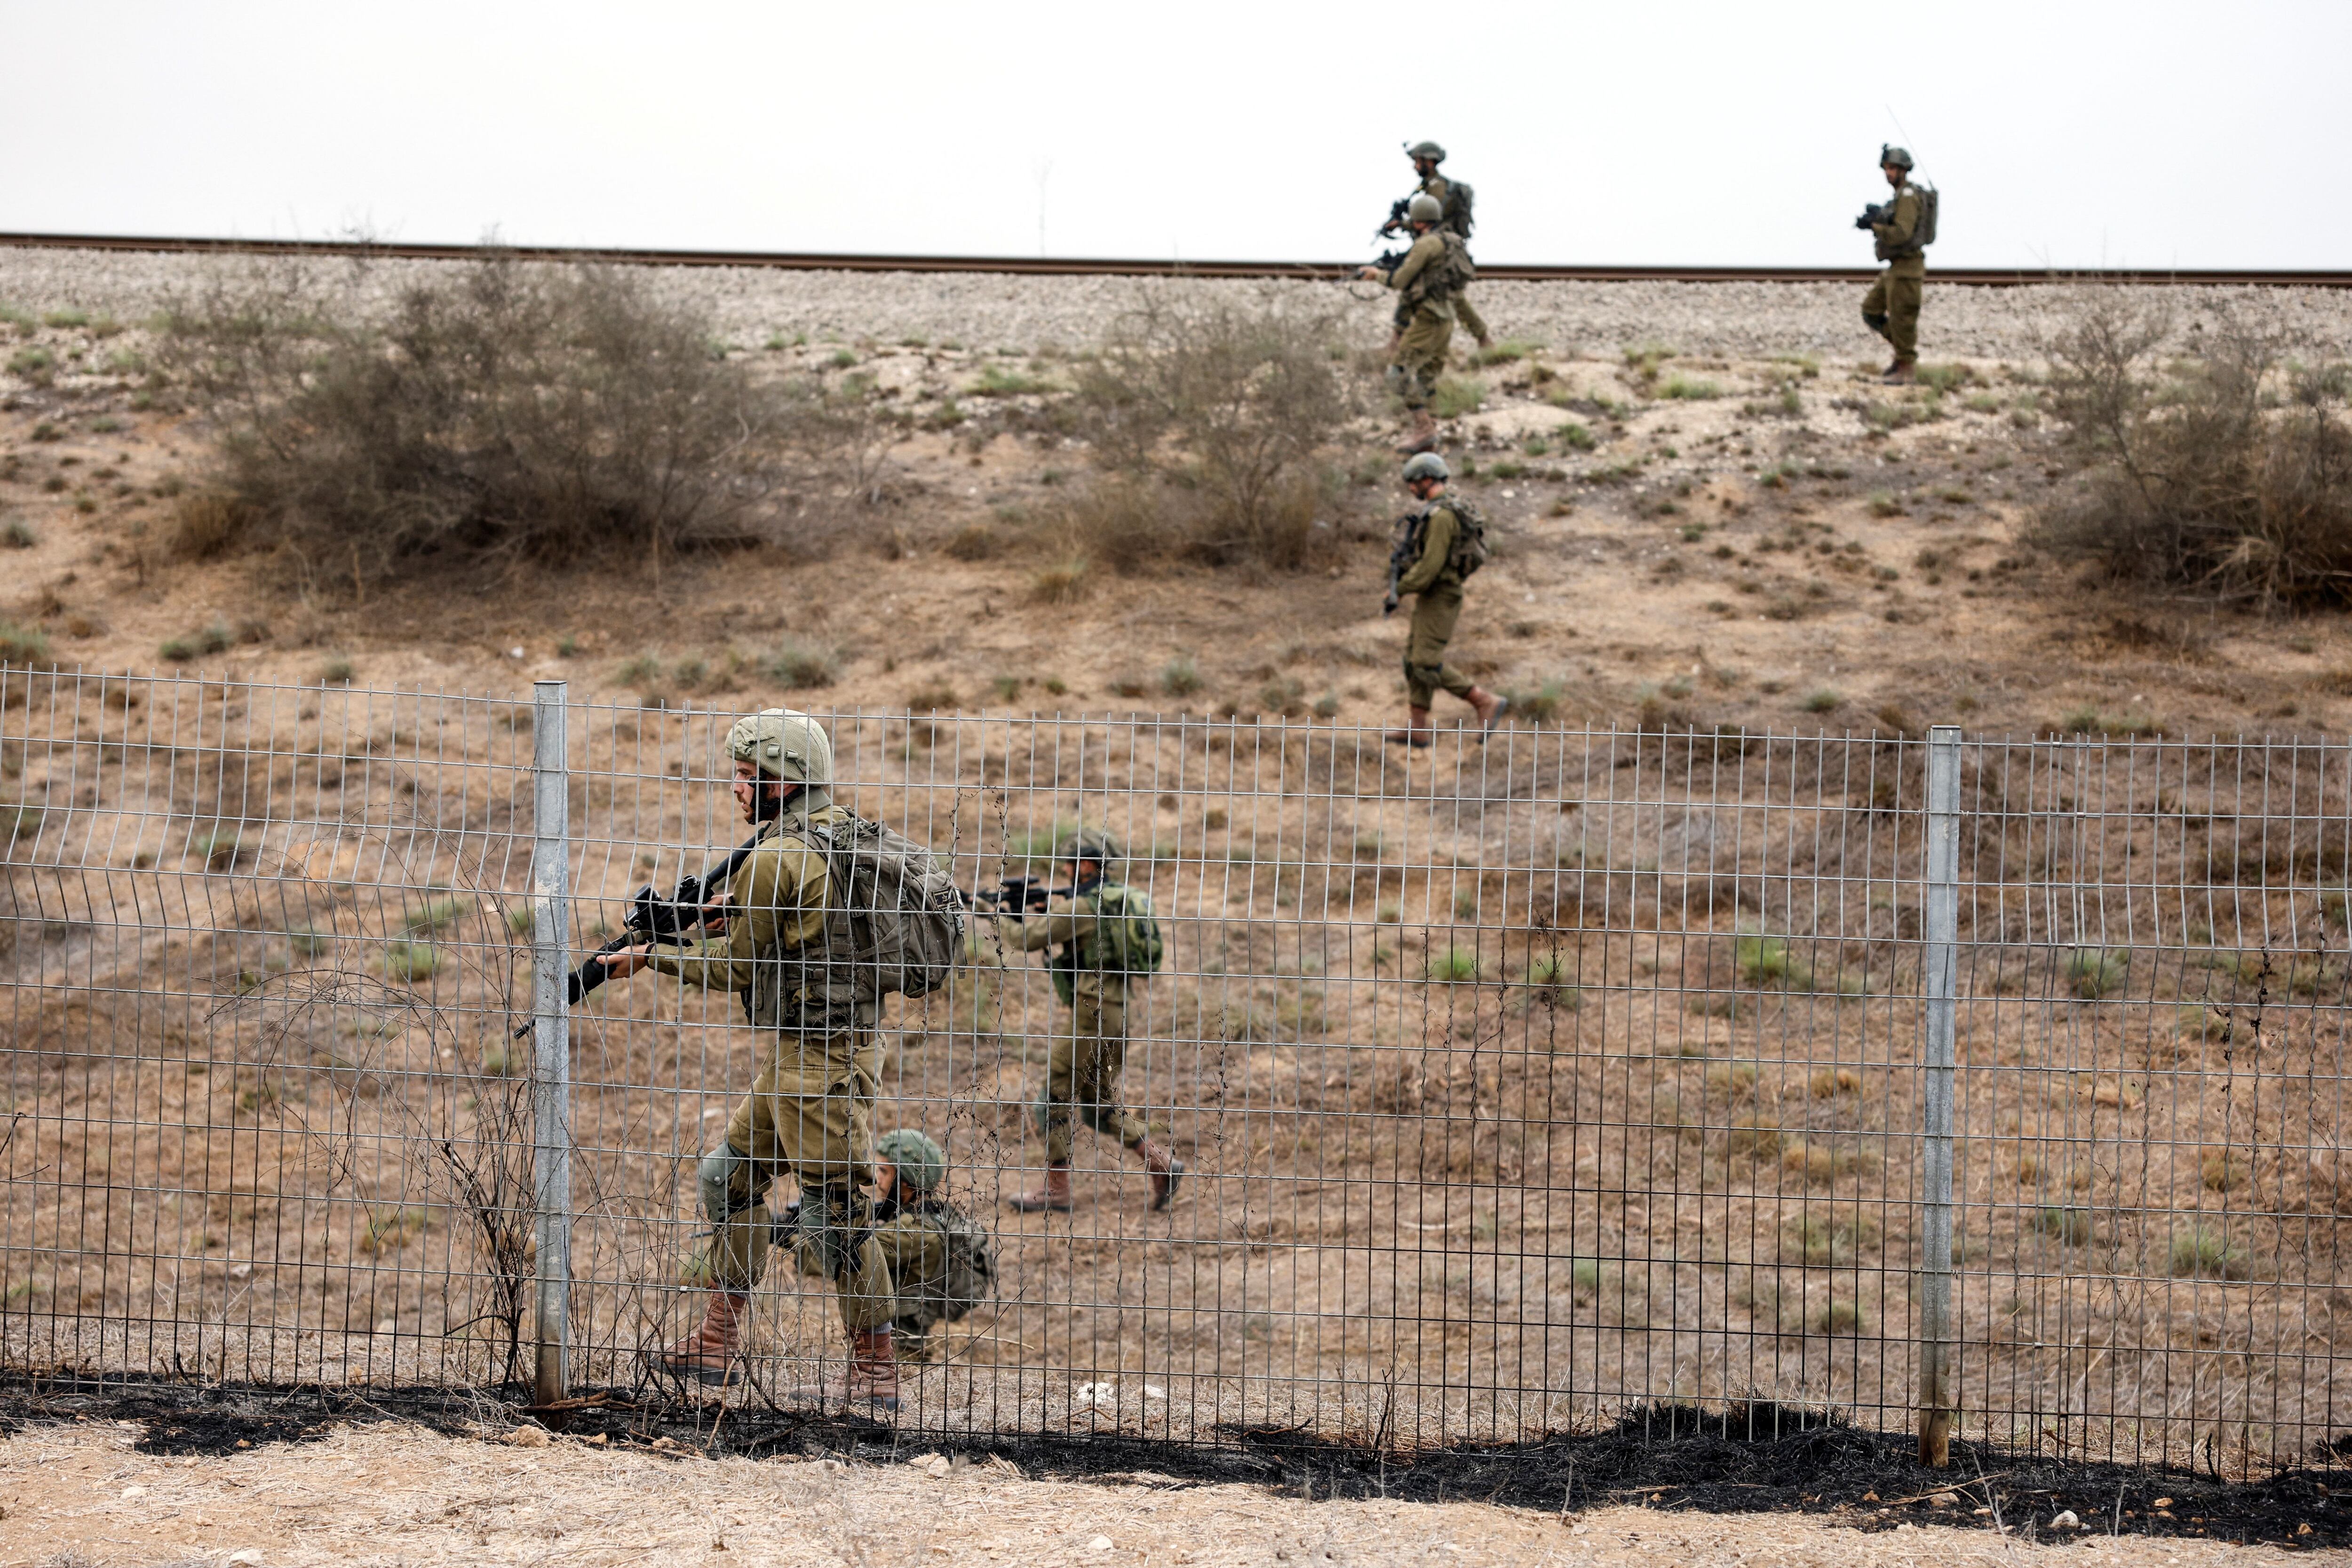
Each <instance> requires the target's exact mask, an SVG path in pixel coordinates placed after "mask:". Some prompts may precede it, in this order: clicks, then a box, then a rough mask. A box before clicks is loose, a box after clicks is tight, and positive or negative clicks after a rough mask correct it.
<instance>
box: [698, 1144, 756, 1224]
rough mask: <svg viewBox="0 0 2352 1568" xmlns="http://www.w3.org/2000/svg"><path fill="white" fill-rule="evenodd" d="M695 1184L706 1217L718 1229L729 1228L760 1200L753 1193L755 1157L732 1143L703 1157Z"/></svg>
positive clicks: (721, 1145)
mask: <svg viewBox="0 0 2352 1568" xmlns="http://www.w3.org/2000/svg"><path fill="white" fill-rule="evenodd" d="M694 1184H695V1187H696V1189H697V1190H698V1192H699V1193H700V1194H701V1197H702V1215H703V1217H704V1218H705V1219H707V1220H709V1222H710V1223H711V1224H712V1225H714V1226H720V1225H725V1224H726V1223H727V1222H728V1221H729V1220H730V1219H733V1218H734V1217H735V1216H736V1215H739V1214H741V1213H742V1212H743V1211H744V1210H746V1209H748V1208H751V1206H752V1205H754V1204H756V1203H757V1202H758V1201H759V1200H758V1198H757V1197H756V1195H755V1194H753V1193H752V1190H751V1188H752V1181H751V1155H749V1154H745V1153H740V1152H738V1151H737V1150H736V1148H735V1147H734V1145H733V1144H731V1143H721V1144H720V1145H719V1147H718V1148H716V1149H713V1150H712V1151H711V1152H709V1153H708V1154H705V1155H704V1156H703V1157H702V1163H700V1164H698V1165H697V1166H695V1168H694Z"/></svg>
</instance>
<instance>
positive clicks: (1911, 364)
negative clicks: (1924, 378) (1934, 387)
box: [1878, 359, 1919, 386]
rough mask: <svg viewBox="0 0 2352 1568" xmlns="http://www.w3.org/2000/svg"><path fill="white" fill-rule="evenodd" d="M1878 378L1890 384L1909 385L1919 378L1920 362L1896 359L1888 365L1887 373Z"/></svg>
mask: <svg viewBox="0 0 2352 1568" xmlns="http://www.w3.org/2000/svg"><path fill="white" fill-rule="evenodd" d="M1878 379H1879V381H1880V382H1881V383H1883V384H1885V385H1888V386H1908V385H1910V384H1912V383H1913V382H1915V381H1916V380H1918V379H1919V362H1918V361H1916V360H1907V359H1899V360H1896V361H1895V363H1893V364H1890V365H1888V366H1887V367H1886V374H1885V375H1882V376H1880V377H1879V378H1878Z"/></svg>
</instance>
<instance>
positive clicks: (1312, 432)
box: [1076, 293, 1353, 570]
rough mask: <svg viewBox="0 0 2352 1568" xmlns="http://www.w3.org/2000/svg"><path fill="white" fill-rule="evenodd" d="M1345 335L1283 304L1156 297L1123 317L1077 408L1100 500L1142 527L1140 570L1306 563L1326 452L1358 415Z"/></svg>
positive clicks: (1135, 555) (1085, 375)
mask: <svg viewBox="0 0 2352 1568" xmlns="http://www.w3.org/2000/svg"><path fill="white" fill-rule="evenodd" d="M1338 335H1339V334H1338V327H1337V322H1336V321H1335V319H1334V318H1333V316H1332V315H1331V314H1330V313H1329V312H1328V311H1326V310H1321V309H1319V308H1317V307H1313V306H1309V305H1306V304H1303V303H1299V302H1297V301H1286V300H1277V299H1276V298H1275V297H1273V296H1272V295H1265V296H1261V297H1260V298H1259V299H1258V300H1256V301H1255V302H1254V303H1249V304H1237V303H1233V302H1225V301H1220V302H1214V303H1196V302H1190V301H1184V302H1180V301H1177V300H1172V299H1170V298H1168V297H1166V296H1163V295H1160V294H1156V293H1155V294H1147V295H1145V296H1144V297H1143V299H1142V301H1141V302H1140V303H1139V305H1138V306H1137V307H1136V309H1134V310H1131V311H1129V313H1128V314H1127V315H1126V316H1125V317H1124V318H1122V319H1121V321H1120V322H1119V324H1118V328H1117V329H1116V330H1115V331H1113V332H1112V334H1111V336H1110V339H1109V341H1108V342H1106V343H1105V344H1104V345H1103V349H1102V352H1101V353H1099V354H1097V356H1096V357H1095V358H1094V359H1091V360H1088V361H1087V362H1085V363H1083V364H1082V365H1080V366H1079V368H1078V373H1077V388H1076V417H1077V420H1078V423H1079V426H1080V427H1081V429H1082V430H1083V431H1084V433H1085V434H1086V435H1087V437H1088V438H1089V439H1090V440H1091V441H1092V442H1093V445H1094V450H1095V453H1096V457H1097V462H1098V463H1099V464H1100V466H1101V467H1102V468H1103V469H1104V471H1105V474H1106V484H1105V485H1104V486H1103V487H1099V488H1098V489H1099V490H1100V491H1101V492H1102V493H1101V499H1100V500H1097V501H1095V502H1092V503H1088V504H1091V505H1093V506H1094V507H1095V508H1096V510H1097V513H1098V514H1100V521H1104V522H1108V520H1109V519H1110V518H1112V517H1122V518H1125V519H1127V520H1129V521H1130V522H1131V523H1132V524H1133V526H1132V527H1131V528H1129V530H1128V536H1129V542H1128V543H1127V545H1126V546H1125V549H1126V550H1127V551H1128V552H1129V559H1130V560H1131V561H1132V562H1134V563H1140V561H1141V560H1143V559H1146V558H1148V557H1149V556H1150V555H1152V554H1156V553H1159V552H1170V553H1176V554H1181V555H1185V556H1189V557H1191V558H1192V559H1195V560H1200V561H1204V562H1207V563H1211V564H1215V565H1229V564H1240V563H1255V564H1262V565H1268V566H1274V567H1278V568H1282V569H1285V570H1290V569H1296V568H1297V567H1299V566H1302V565H1304V564H1306V563H1307V560H1308V558H1309V556H1310V555H1311V554H1312V553H1313V550H1312V544H1313V541H1314V538H1315V535H1316V533H1317V530H1316V528H1315V526H1314V525H1315V521H1316V517H1315V513H1316V511H1317V510H1318V508H1319V507H1320V505H1321V504H1322V502H1323V500H1324V493H1323V491H1324V477H1323V475H1322V473H1321V471H1320V469H1321V466H1322V465H1321V461H1320V458H1321V454H1322V452H1323V449H1324V448H1325V447H1328V445H1329V444H1330V443H1331V442H1332V440H1333V439H1334V438H1335V437H1337V436H1338V434H1339V427H1340V426H1341V424H1342V423H1343V422H1344V421H1345V420H1346V419H1347V418H1348V416H1349V414H1350V412H1351V411H1352V405H1353V397H1352V389H1351V384H1350V383H1349V380H1348V378H1347V375H1346V374H1345V370H1344V367H1343V364H1342V363H1341V362H1339V361H1337V360H1335V359H1334V358H1333V357H1332V354H1331V351H1330V344H1331V343H1332V342H1334V341H1335V339H1336V338H1337V337H1338ZM1326 532H1327V533H1328V531H1326ZM1106 559H1107V560H1108V559H1109V558H1108V557H1106Z"/></svg>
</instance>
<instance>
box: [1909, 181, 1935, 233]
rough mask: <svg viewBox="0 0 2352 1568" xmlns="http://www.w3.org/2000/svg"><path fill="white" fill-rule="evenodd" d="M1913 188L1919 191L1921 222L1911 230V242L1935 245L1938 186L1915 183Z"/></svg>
mask: <svg viewBox="0 0 2352 1568" xmlns="http://www.w3.org/2000/svg"><path fill="white" fill-rule="evenodd" d="M1911 188H1912V189H1913V190H1915V191H1917V192H1918V193H1919V222H1918V223H1917V225H1916V226H1914V227H1913V228H1912V230H1911V243H1912V244H1914V245H1921V246H1926V245H1933V244H1935V243H1936V187H1935V186H1933V185H1914V186H1912V187H1911Z"/></svg>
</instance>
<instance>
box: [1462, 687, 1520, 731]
mask: <svg viewBox="0 0 2352 1568" xmlns="http://www.w3.org/2000/svg"><path fill="white" fill-rule="evenodd" d="M1462 700H1463V701H1465V702H1467V703H1468V704H1470V710H1471V711H1472V712H1474V713H1475V714H1477V715H1478V732H1479V733H1480V734H1481V735H1482V736H1483V735H1484V734H1485V733H1486V731H1489V730H1492V729H1493V728H1494V727H1495V726H1496V725H1497V724H1499V723H1501V722H1502V721H1503V715H1504V714H1506V713H1508V712H1509V711H1510V710H1511V700H1510V699H1509V698H1507V697H1505V696H1503V695H1501V694H1500V693H1499V692H1494V691H1489V690H1487V689H1486V688H1485V687H1483V686H1474V687H1472V688H1471V689H1470V691H1469V694H1468V695H1467V696H1465V697H1464V698H1463V699H1462Z"/></svg>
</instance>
